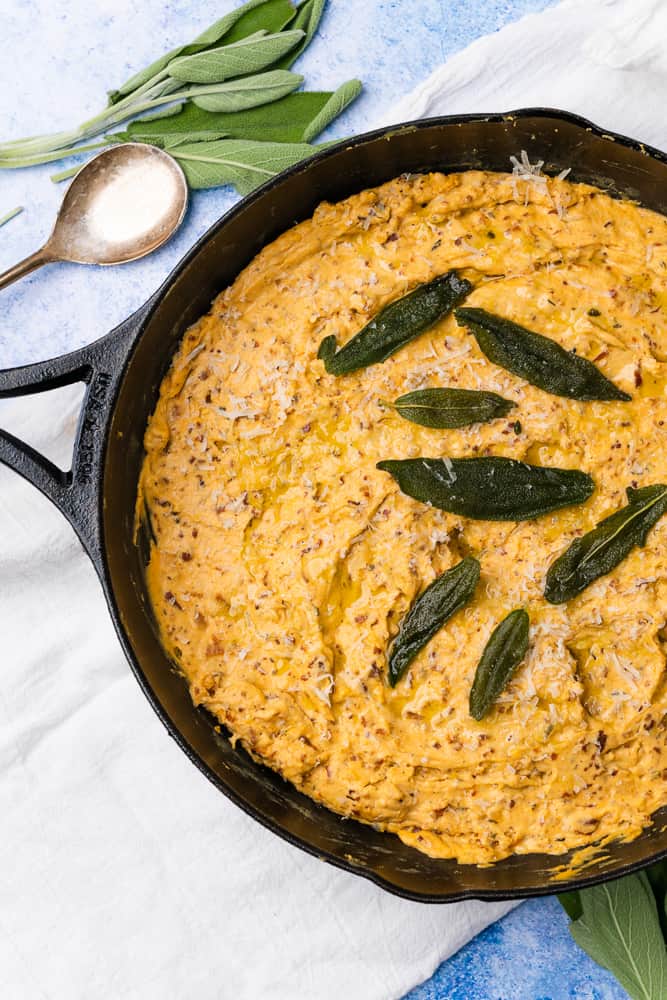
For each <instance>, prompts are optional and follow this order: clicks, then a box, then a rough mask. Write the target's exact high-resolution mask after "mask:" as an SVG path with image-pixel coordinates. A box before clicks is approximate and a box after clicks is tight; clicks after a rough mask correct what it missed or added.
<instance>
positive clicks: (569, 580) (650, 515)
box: [544, 484, 667, 604]
mask: <svg viewBox="0 0 667 1000" xmlns="http://www.w3.org/2000/svg"><path fill="white" fill-rule="evenodd" d="M626 492H627V494H628V504H627V506H626V507H621V509H620V510H617V511H616V512H615V513H614V514H611V515H610V516H609V517H605V519H604V521H600V523H599V524H598V525H596V527H595V528H593V530H592V531H589V532H588V533H587V534H586V535H584V536H583V537H582V538H575V540H574V541H573V542H572V544H571V545H570V546H569V548H567V549H566V550H565V552H563V554H562V556H559V557H558V559H556V561H555V562H554V563H552V565H551V566H550V567H549V572H548V573H547V579H546V586H545V588H544V596H545V597H546V599H547V601H549V602H550V603H551V604H562V603H563V602H564V601H569V600H571V599H572V598H573V597H576V596H577V594H580V593H581V592H582V590H585V589H586V587H588V585H589V584H590V583H592V582H593V580H597V579H598V577H600V576H605V575H606V574H607V573H611V571H612V570H613V569H614V568H615V567H616V566H618V564H619V563H620V562H622V561H623V559H625V557H626V556H627V555H629V554H630V552H631V551H632V549H634V548H635V547H637V546H642V545H645V544H646V537H647V535H648V533H649V531H650V530H651V528H652V527H653V526H654V525H655V524H657V522H658V521H659V520H660V518H661V517H662V516H663V514H665V513H667V486H665V485H662V484H658V485H656V486H644V487H643V488H642V489H640V490H633V489H632V488H629V489H628V490H626Z"/></svg>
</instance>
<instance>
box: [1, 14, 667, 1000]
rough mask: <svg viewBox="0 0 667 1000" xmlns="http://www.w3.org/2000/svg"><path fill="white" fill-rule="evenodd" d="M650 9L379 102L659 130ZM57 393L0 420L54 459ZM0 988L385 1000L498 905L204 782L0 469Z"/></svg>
mask: <svg viewBox="0 0 667 1000" xmlns="http://www.w3.org/2000/svg"><path fill="white" fill-rule="evenodd" d="M666 33H667V7H665V6H664V5H662V4H661V3H660V2H659V0H627V2H604V0H566V2H565V3H563V4H561V5H560V6H559V7H556V8H553V9H550V10H547V11H546V12H544V13H542V14H539V15H533V16H529V17H526V18H525V19H524V20H522V21H521V22H519V23H517V24H514V25H511V26H509V27H507V28H505V29H503V30H502V31H500V32H499V33H497V34H495V35H493V36H489V37H487V38H484V39H481V40H479V41H477V42H475V43H474V44H473V45H472V46H470V48H468V49H466V50H465V51H464V52H461V53H459V54H458V55H456V56H455V57H454V58H453V59H451V60H450V61H449V62H448V63H447V64H446V65H445V66H443V67H442V68H440V69H439V70H437V71H436V73H434V74H433V75H432V76H431V77H430V78H429V79H428V80H427V81H426V82H425V83H424V84H423V85H422V86H421V87H419V88H418V89H417V91H416V92H415V93H414V94H412V95H410V96H409V97H407V98H405V99H404V100H403V101H401V103H400V104H399V105H398V107H396V108H394V109H391V110H390V111H388V112H387V115H386V116H385V120H386V121H388V122H389V121H391V122H395V121H401V120H405V119H409V118H414V117H421V116H423V115H432V114H439V113H454V112H473V111H506V110H509V109H511V108H516V107H519V106H526V105H531V104H532V105H536V104H542V105H545V104H546V105H552V106H561V107H565V108H567V109H568V110H572V111H577V112H579V113H582V114H584V115H588V116H590V117H591V118H593V119H594V120H597V121H598V122H599V123H600V124H603V125H605V126H606V127H608V128H610V129H615V130H621V131H626V132H628V133H630V134H633V135H635V136H637V137H639V138H641V139H643V140H645V141H649V142H652V143H655V144H657V145H660V144H661V143H662V144H663V145H665V144H666V142H665V139H666V137H665V130H666V129H667V125H665V122H664V119H663V114H662V111H663V100H664V97H665V95H666V94H667V57H666V55H665V50H664V46H663V41H664V38H665V36H666ZM76 411H77V405H76V402H75V401H74V400H73V398H72V394H71V393H70V392H66V391H61V393H60V395H59V396H58V397H56V396H52V395H48V396H44V397H41V398H35V399H31V400H29V401H27V402H26V401H25V400H21V401H16V402H9V403H3V404H2V406H0V423H2V425H3V426H6V427H8V428H10V429H11V430H12V431H13V432H14V433H16V434H18V435H19V436H21V437H24V438H26V439H28V440H30V442H31V443H33V444H35V445H36V446H38V447H39V448H40V449H42V450H46V451H47V452H48V453H49V455H50V456H52V457H54V458H55V459H57V460H58V461H59V462H60V463H61V464H62V465H63V467H67V465H68V463H69V449H70V447H71V438H72V435H73V432H74V426H75V421H76ZM0 637H1V640H0V641H1V643H2V651H3V664H2V670H1V675H2V682H1V683H0V815H1V816H2V824H1V826H2V830H1V833H0V969H1V970H2V972H1V973H0V981H1V983H2V987H1V989H2V994H3V996H6V997H8V998H12V1000H14V998H16V1000H33V998H48V1000H79V998H82V1000H83V998H85V1000H89V998H92V997H95V998H107V997H108V998H113V1000H124V998H132V1000H185V998H188V1000H189V998H197V1000H221V998H224V1000H226V998H230V1000H231V998H234V1000H294V998H297V997H304V998H308V1000H338V998H339V997H341V996H344V997H345V998H346V1000H356V998H360V1000H361V998H363V1000H376V998H377V1000H386V998H393V997H399V996H401V995H402V994H403V993H404V992H405V991H406V990H407V989H409V988H410V987H411V986H413V985H415V984H416V983H418V982H419V981H421V980H423V979H425V978H426V977H427V976H428V975H430V973H431V972H432V971H433V970H434V968H435V967H436V966H437V965H438V963H439V962H440V961H441V960H442V959H443V958H445V957H447V956H448V955H451V954H452V953H453V952H454V951H456V950H457V949H458V948H459V947H460V946H461V945H462V944H463V943H464V942H465V941H467V940H468V939H469V938H470V937H472V936H473V935H474V934H476V933H478V932H479V931H480V930H481V929H482V928H483V927H484V926H486V925H487V924H488V923H489V922H490V921H492V920H495V919H496V918H497V917H499V916H500V915H501V914H502V913H504V912H505V911H506V910H507V909H508V907H507V906H505V905H495V906H491V905H484V904H481V903H475V902H472V903H462V904H456V905H453V906H449V907H443V906H425V905H420V904H417V903H409V902H405V901H403V900H399V899H396V898H394V897H392V896H390V895H388V894H387V893H385V892H383V891H382V890H380V889H378V888H376V887H375V886H373V885H371V884H370V883H368V882H366V881H364V880H362V879H360V878H356V877H354V876H352V875H348V874H346V873H343V872H340V871H337V870H334V869H333V868H330V867H329V866H327V865H325V864H323V863H322V862H319V861H317V860H315V859H314V858H311V857H309V856H307V855H305V854H303V853H302V852H300V851H298V850H296V849H295V848H292V847H289V846H288V845H287V844H284V843H283V842H282V841H280V840H278V839H277V838H276V837H274V836H273V835H271V834H270V833H268V832H267V831H265V830H264V829H262V828H261V827H260V826H259V825H258V824H256V823H254V822H253V821H252V820H250V819H248V818H247V817H246V816H245V815H243V813H241V812H240V811H239V810H238V809H237V808H236V807H235V806H233V805H231V804H230V803H229V802H227V801H226V799H225V798H224V797H223V796H222V795H220V794H219V793H218V792H217V791H216V790H215V789H214V788H213V787H212V786H211V785H210V784H209V783H208V782H207V781H206V779H205V778H204V777H203V776H202V775H201V774H200V773H199V772H198V771H197V770H196V769H195V768H194V767H193V766H192V765H191V764H190V763H189V761H188V760H187V759H186V758H185V756H184V755H183V754H182V753H181V751H180V750H179V749H178V748H177V747H176V745H175V744H174V743H173V742H172V741H171V740H170V739H169V738H168V736H167V735H166V733H165V731H164V730H163V728H162V726H161V724H160V723H159V722H158V720H157V718H156V717H155V716H154V714H153V712H152V710H151V709H150V707H149V705H148V703H147V702H146V701H145V699H144V697H143V695H142V694H141V692H140V690H139V688H138V686H137V685H136V683H135V681H134V679H133V677H132V675H131V674H130V671H129V668H128V667H127V665H126V663H125V661H124V659H123V656H122V653H121V651H120V648H119V646H118V643H117V640H116V638H115V635H114V633H113V630H112V627H111V624H110V622H109V619H108V616H107V612H106V608H105V605H104V601H103V599H102V596H101V592H100V588H99V586H98V583H97V581H96V578H95V575H94V573H93V570H92V568H91V567H90V565H89V564H88V562H87V560H86V558H85V557H84V555H83V553H82V552H81V550H80V548H79V545H78V543H77V541H76V539H75V537H74V535H73V533H72V532H71V530H70V529H69V528H68V527H67V525H66V524H65V522H64V521H63V520H62V519H61V517H60V516H59V515H58V513H57V512H56V511H55V509H53V508H51V507H50V506H49V504H48V503H47V501H45V500H44V499H43V498H42V497H41V496H39V495H38V494H37V493H36V491H34V490H32V489H31V488H30V487H29V486H27V485H26V484H25V483H24V482H23V481H21V480H20V479H19V478H18V477H17V476H15V475H14V474H13V473H11V472H9V471H8V470H6V469H0Z"/></svg>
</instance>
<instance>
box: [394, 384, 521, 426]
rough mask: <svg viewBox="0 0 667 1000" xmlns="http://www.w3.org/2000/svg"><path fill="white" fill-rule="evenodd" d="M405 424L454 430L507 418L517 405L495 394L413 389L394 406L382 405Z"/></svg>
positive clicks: (396, 401) (465, 390) (473, 391)
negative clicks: (406, 421) (407, 421)
mask: <svg viewBox="0 0 667 1000" xmlns="http://www.w3.org/2000/svg"><path fill="white" fill-rule="evenodd" d="M381 405H382V406H388V407H391V408H392V409H394V410H396V412H397V413H400V415H401V416H402V417H405V419H406V420H411V421H412V423H413V424H420V426H422V427H433V428H454V427H467V426H469V425H470V424H483V423H486V422H488V421H489V420H496V419H497V418H498V417H506V416H507V414H508V413H509V411H510V410H511V409H512V408H513V407H514V406H515V405H516V404H515V403H513V402H512V401H511V400H509V399H504V398H503V397H502V396H498V395H497V393H495V392H483V391H478V390H476V389H444V388H443V389H440V388H435V389H416V390H415V391H414V392H407V393H406V394H405V395H404V396H399V397H398V399H396V400H394V402H393V403H388V402H386V401H384V400H383V401H382V403H381Z"/></svg>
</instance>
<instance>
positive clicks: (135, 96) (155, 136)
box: [0, 0, 361, 193]
mask: <svg viewBox="0 0 667 1000" xmlns="http://www.w3.org/2000/svg"><path fill="white" fill-rule="evenodd" d="M324 6H325V0H305V2H303V3H301V4H300V5H299V6H293V5H292V3H290V2H289V0H249V2H248V3H246V4H244V5H243V6H242V7H239V8H238V9H237V10H235V11H231V12H230V13H229V14H227V15H226V16H225V17H223V18H221V19H220V20H218V21H216V22H215V23H214V24H213V25H211V27H210V28H208V29H207V30H206V31H205V32H203V33H202V34H201V35H199V36H198V37H197V38H195V39H194V41H193V42H191V43H190V44H188V45H182V46H179V47H178V48H176V49H172V51H171V52H168V53H167V54H166V55H164V56H161V57H160V58H159V59H157V60H156V61H155V62H153V63H152V64H151V65H150V66H148V67H147V68H146V69H145V70H142V71H141V72H139V73H137V74H135V75H134V76H132V77H131V78H130V79H129V80H127V81H126V82H125V83H124V84H122V85H121V86H120V87H119V88H118V89H117V90H115V91H113V92H112V93H111V94H110V95H109V103H108V106H107V107H106V108H105V109H104V110H103V111H102V112H100V113H99V114H98V115H95V116H94V117H93V118H91V119H89V120H88V121H86V122H84V123H83V124H82V125H81V126H79V127H78V128H76V129H73V130H71V131H68V132H59V133H56V134H55V135H43V136H34V137H31V138H29V139H21V140H16V141H14V142H6V143H2V144H0V169H2V168H4V169H13V168H18V167H26V166H33V165H35V164H39V163H47V162H52V161H55V160H59V159H62V158H64V157H66V156H72V155H78V154H80V153H85V152H90V151H93V150H97V149H100V148H102V147H103V146H104V145H106V144H108V143H114V142H123V141H129V140H130V139H131V140H132V141H135V142H137V141H138V142H152V143H154V144H155V145H158V146H161V148H163V149H169V150H170V151H173V149H174V148H175V147H176V146H182V145H192V144H195V143H203V144H205V146H204V148H202V149H200V150H199V151H198V152H197V154H196V156H197V160H196V161H195V159H194V156H195V154H193V153H192V151H190V152H187V153H186V152H183V151H181V152H179V154H178V158H179V159H182V160H184V161H185V160H187V162H188V164H190V167H189V168H188V169H186V174H188V176H190V175H193V176H196V178H197V180H198V186H199V187H202V186H207V187H209V186H212V185H217V184H222V183H236V182H235V180H234V179H233V177H235V176H236V174H235V173H234V171H230V169H229V164H227V163H225V164H223V165H222V166H221V163H220V161H221V158H222V159H227V154H229V155H230V156H234V157H236V158H237V159H236V161H235V162H236V166H237V167H238V169H239V170H240V174H239V176H240V177H241V178H242V185H241V187H240V188H239V190H241V192H242V193H247V191H248V190H250V183H249V178H251V177H252V178H254V184H257V183H261V182H262V181H263V180H266V179H267V177H270V176H272V175H273V173H275V172H276V170H275V169H273V168H270V169H269V168H268V167H267V164H270V163H274V162H275V163H278V164H282V163H285V164H286V165H287V164H291V163H294V162H296V160H298V159H303V158H305V157H308V156H311V155H312V154H313V152H315V151H316V149H317V147H313V146H310V145H309V143H310V142H311V141H312V140H313V139H314V138H315V137H316V136H317V135H318V134H319V133H320V132H321V131H322V130H323V129H324V128H326V127H327V125H329V124H330V122H331V121H332V120H333V119H334V118H335V117H337V115H339V114H340V113H341V111H342V110H344V108H345V107H347V105H348V104H349V103H350V101H352V100H354V99H355V97H357V95H358V94H359V92H360V90H361V84H360V83H359V81H357V80H351V81H348V82H347V83H345V84H343V85H342V86H341V87H339V88H338V90H337V91H335V92H333V93H328V94H326V95H312V98H313V99H314V100H310V104H309V105H306V104H305V103H302V104H301V105H300V106H299V117H298V118H297V123H296V124H294V123H292V121H291V120H290V119H289V117H287V114H288V112H289V111H291V110H292V105H283V106H282V107H280V108H277V110H276V118H275V120H274V119H272V117H271V113H270V112H271V106H272V105H274V104H278V102H280V101H281V99H284V98H285V97H286V96H287V95H290V94H292V92H293V91H295V90H296V89H297V88H298V87H300V86H301V84H302V83H303V77H302V76H300V75H298V74H296V73H292V72H290V71H289V67H290V66H291V65H292V63H293V62H294V60H295V59H296V58H297V57H298V55H299V54H300V53H301V52H303V50H304V48H305V47H306V45H308V44H309V42H310V41H311V39H312V38H313V35H314V33H315V31H316V29H317V26H318V24H319V21H320V18H321V16H322V13H323V10H324ZM300 96H302V97H306V95H305V94H304V95H300ZM265 105H267V106H268V111H267V113H266V115H258V116H256V117H255V118H254V119H253V120H251V121H249V122H247V129H248V130H249V131H250V133H251V134H250V135H246V134H245V133H244V127H245V123H244V122H243V121H241V120H239V119H237V120H236V121H234V122H228V121H226V120H222V119H223V118H224V119H226V118H227V116H230V115H241V116H242V115H246V114H249V113H250V111H252V110H254V109H259V108H262V107H264V106H265ZM199 112H207V113H208V114H211V115H220V116H221V118H220V119H218V120H214V121H211V120H210V119H209V120H207V121H203V120H201V119H198V118H197V114H198V113H199ZM140 115H141V116H145V117H142V118H140V119H138V120H136V121H135V122H130V124H129V125H128V126H127V129H126V131H125V132H122V131H118V127H119V126H120V125H122V124H123V123H125V122H128V121H130V120H131V119H137V116H140ZM172 118H177V119H178V122H177V124H176V126H175V127H172V125H171V124H170V123H171V122H172ZM134 125H136V126H137V128H136V130H134V128H133V126H134ZM262 126H263V130H262ZM100 136H104V138H103V140H102V141H101V142H95V143H90V142H89V140H91V139H94V138H96V137H100ZM226 138H229V139H234V140H239V141H241V140H243V141H245V140H246V139H249V140H251V141H254V142H260V141H267V142H272V143H277V142H280V143H286V144H291V145H292V147H293V148H292V149H290V150H289V151H284V154H282V155H279V154H277V153H276V151H275V150H273V149H266V150H265V151H264V153H263V154H261V153H260V152H259V151H258V150H257V149H256V148H248V149H242V150H240V147H238V146H237V147H235V148H231V147H230V148H229V149H228V150H227V151H226V153H225V155H224V156H223V157H221V151H220V150H219V149H218V148H211V147H210V145H209V144H210V143H211V142H218V141H220V140H222V139H226ZM296 144H299V145H300V148H299V149H298V150H297V148H296ZM239 150H240V151H239ZM297 154H298V155H297ZM258 159H261V160H262V169H261V170H257V169H255V166H256V160H258ZM195 162H197V163H199V164H202V163H203V164H206V165H207V166H206V167H205V168H201V167H194V166H192V164H193V163H195ZM183 165H184V166H185V163H184V164H183ZM77 169H78V168H74V169H72V170H65V171H61V172H59V173H57V174H56V175H54V177H53V180H64V179H66V178H67V177H71V176H72V174H73V173H76V170H77ZM267 169H268V170H269V172H268V173H266V170H267ZM276 169H282V167H278V168H276ZM230 177H231V178H232V179H230ZM205 179H206V183H204V180H205ZM254 184H253V185H252V186H254Z"/></svg>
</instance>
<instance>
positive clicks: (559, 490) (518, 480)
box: [377, 457, 595, 521]
mask: <svg viewBox="0 0 667 1000" xmlns="http://www.w3.org/2000/svg"><path fill="white" fill-rule="evenodd" d="M377 468H378V469H382V470H383V471H384V472H388V473H390V475H392V476H393V477H394V479H395V480H396V482H397V483H398V485H399V486H400V488H401V490H402V491H403V493H407V495H408V496H410V497H413V498H414V499H415V500H421V502H422V503H426V504H430V505H431V506H432V507H439V508H440V510H448V511H450V512H451V513H452V514H461V515H462V516H463V517H470V518H473V519H475V520H478V521H530V520H532V518H535V517H540V515H542V514H547V513H549V511H551V510H558V508H559V507H570V506H571V505H572V504H578V503H584V501H585V500H588V498H589V497H590V495H591V493H592V492H593V489H594V488H595V483H594V482H593V480H592V479H591V477H590V476H589V475H587V474H586V473H585V472H579V471H578V470H577V469H554V468H549V467H545V466H541V465H527V464H526V463H525V462H518V461H516V460H515V459H513V458H499V457H489V458H486V457H483V458H405V459H402V460H396V461H386V462H378V463H377Z"/></svg>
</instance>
